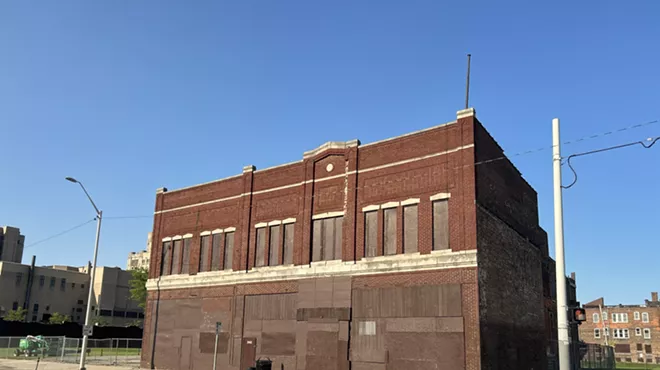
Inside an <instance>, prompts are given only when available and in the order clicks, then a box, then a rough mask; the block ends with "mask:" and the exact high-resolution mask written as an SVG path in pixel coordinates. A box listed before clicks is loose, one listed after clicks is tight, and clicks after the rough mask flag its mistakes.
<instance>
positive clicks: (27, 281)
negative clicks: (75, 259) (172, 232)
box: [0, 259, 144, 326]
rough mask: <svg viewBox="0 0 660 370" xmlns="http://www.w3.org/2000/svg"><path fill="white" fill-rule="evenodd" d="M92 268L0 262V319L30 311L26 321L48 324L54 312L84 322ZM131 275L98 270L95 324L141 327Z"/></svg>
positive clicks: (103, 268) (95, 293)
mask: <svg viewBox="0 0 660 370" xmlns="http://www.w3.org/2000/svg"><path fill="white" fill-rule="evenodd" d="M89 271H90V268H89V266H85V267H73V266H35V265H34V259H33V263H32V264H30V265H24V264H20V263H14V262H1V261H0V292H1V293H0V317H2V316H4V315H5V314H6V313H7V312H8V311H10V310H16V309H18V308H24V309H26V310H27V313H26V317H25V321H27V322H48V319H49V318H50V317H51V315H53V314H54V313H55V312H57V313H60V314H63V315H67V316H69V317H70V318H71V321H72V322H77V323H80V324H82V323H84V321H85V309H86V307H87V295H88V292H89V281H90V275H89ZM130 279H131V273H130V272H129V271H125V270H122V269H120V268H119V267H97V269H96V279H95V281H94V287H93V288H94V295H93V300H92V302H91V305H92V313H93V315H94V317H93V321H94V322H99V323H102V324H104V325H113V326H126V325H129V324H137V325H141V322H140V321H141V320H142V318H144V314H143V310H142V309H141V308H140V307H139V306H138V302H135V301H133V300H132V299H131V298H130V297H131V296H130V288H129V281H130Z"/></svg>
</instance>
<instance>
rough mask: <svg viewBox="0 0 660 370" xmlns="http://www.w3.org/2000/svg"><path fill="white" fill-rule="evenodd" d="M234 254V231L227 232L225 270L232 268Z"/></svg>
mask: <svg viewBox="0 0 660 370" xmlns="http://www.w3.org/2000/svg"><path fill="white" fill-rule="evenodd" d="M233 256H234V232H233V231H232V232H230V233H225V266H224V267H225V270H231V269H232V262H233Z"/></svg>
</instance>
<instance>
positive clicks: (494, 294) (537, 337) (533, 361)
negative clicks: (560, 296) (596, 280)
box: [477, 207, 547, 370]
mask: <svg viewBox="0 0 660 370" xmlns="http://www.w3.org/2000/svg"><path fill="white" fill-rule="evenodd" d="M477 220H478V221H477V228H478V243H479V249H478V255H477V257H478V260H479V298H480V299H479V316H480V329H481V330H480V332H481V349H482V363H483V366H482V369H484V370H486V369H545V367H546V366H547V359H546V346H547V338H546V330H547V328H546V320H545V319H546V315H545V311H546V310H545V305H544V297H543V284H542V275H541V271H542V259H543V256H542V255H541V252H540V251H539V250H538V248H536V247H535V246H534V245H532V244H531V243H529V242H528V241H527V240H526V239H525V238H523V237H522V236H521V235H519V234H517V233H516V232H515V231H514V230H513V229H511V228H510V227H509V226H508V225H507V224H505V223H504V222H502V221H501V220H499V219H497V218H496V217H494V216H493V215H492V214H490V213H489V212H488V211H486V210H485V209H483V208H481V207H479V209H478V212H477Z"/></svg>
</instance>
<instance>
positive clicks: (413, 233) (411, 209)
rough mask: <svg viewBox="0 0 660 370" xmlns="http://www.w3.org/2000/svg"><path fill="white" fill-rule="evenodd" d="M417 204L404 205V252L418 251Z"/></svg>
mask: <svg viewBox="0 0 660 370" xmlns="http://www.w3.org/2000/svg"><path fill="white" fill-rule="evenodd" d="M417 215H418V213H417V205H416V204H415V205H412V206H405V207H403V253H415V252H417V230H418V224H417Z"/></svg>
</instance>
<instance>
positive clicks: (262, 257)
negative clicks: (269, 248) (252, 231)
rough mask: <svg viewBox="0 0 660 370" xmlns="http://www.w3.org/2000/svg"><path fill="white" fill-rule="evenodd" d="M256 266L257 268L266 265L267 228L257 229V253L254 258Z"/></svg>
mask: <svg viewBox="0 0 660 370" xmlns="http://www.w3.org/2000/svg"><path fill="white" fill-rule="evenodd" d="M254 264H255V266H257V267H260V266H265V265H266V228H265V227H262V228H259V229H257V253H256V256H255V257H254Z"/></svg>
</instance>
